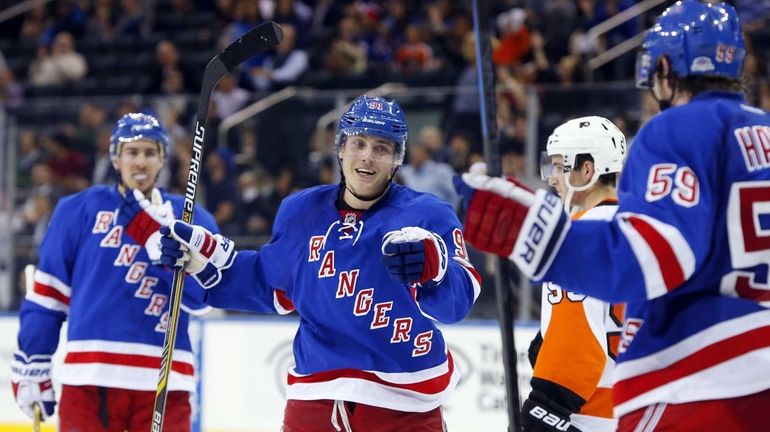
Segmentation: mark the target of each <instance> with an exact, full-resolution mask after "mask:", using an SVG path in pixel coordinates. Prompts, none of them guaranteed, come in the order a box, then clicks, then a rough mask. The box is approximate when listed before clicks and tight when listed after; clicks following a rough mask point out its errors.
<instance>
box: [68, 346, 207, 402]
mask: <svg viewBox="0 0 770 432" xmlns="http://www.w3.org/2000/svg"><path fill="white" fill-rule="evenodd" d="M66 351H67V354H66V356H65V357H64V364H63V365H62V368H61V372H60V373H59V379H60V381H61V383H62V384H68V385H94V386H100V387H115V388H124V389H129V390H155V389H156V387H157V385H156V384H157V379H158V370H159V369H160V359H161V352H162V349H161V347H159V346H154V345H147V344H141V343H125V342H111V341H103V340H78V341H69V342H67V343H66ZM193 359H194V357H193V354H192V353H191V352H190V351H185V350H181V349H178V348H177V349H174V359H173V362H172V364H171V376H170V378H169V383H168V389H169V390H170V391H174V390H183V391H189V392H194V391H195V367H194V360H193Z"/></svg>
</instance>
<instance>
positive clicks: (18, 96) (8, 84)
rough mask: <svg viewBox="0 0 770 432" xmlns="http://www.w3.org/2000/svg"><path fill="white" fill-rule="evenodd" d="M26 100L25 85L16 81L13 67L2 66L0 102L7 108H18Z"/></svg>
mask: <svg viewBox="0 0 770 432" xmlns="http://www.w3.org/2000/svg"><path fill="white" fill-rule="evenodd" d="M22 102H24V87H23V86H22V85H21V83H20V82H18V81H16V77H15V76H14V74H13V70H11V68H8V67H5V68H0V103H2V104H3V105H5V107H6V108H18V107H20V106H21V104H22Z"/></svg>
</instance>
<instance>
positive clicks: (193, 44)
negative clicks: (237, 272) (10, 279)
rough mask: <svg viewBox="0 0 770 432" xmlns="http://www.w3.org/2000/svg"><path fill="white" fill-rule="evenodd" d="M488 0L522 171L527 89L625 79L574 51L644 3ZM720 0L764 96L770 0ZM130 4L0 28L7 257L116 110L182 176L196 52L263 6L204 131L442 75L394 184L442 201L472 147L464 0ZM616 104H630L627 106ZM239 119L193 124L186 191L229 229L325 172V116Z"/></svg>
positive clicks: (210, 48) (501, 109) (31, 17)
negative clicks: (276, 34) (320, 126)
mask: <svg viewBox="0 0 770 432" xmlns="http://www.w3.org/2000/svg"><path fill="white" fill-rule="evenodd" d="M14 3H15V2H14V1H9V0H0V10H2V9H5V8H7V7H9V6H11V5H12V4H14ZM150 3H152V2H150ZM492 3H493V4H494V7H493V10H492V14H491V16H492V20H493V22H492V24H493V25H492V27H493V33H494V36H495V38H494V41H493V52H492V58H493V61H494V64H495V67H496V71H495V73H496V79H497V81H498V84H499V85H500V88H501V89H502V92H501V93H500V94H499V97H498V125H499V130H500V142H501V148H502V162H503V169H504V172H505V173H508V174H519V175H521V174H522V173H523V172H524V166H525V164H526V161H525V160H524V156H523V152H524V142H525V140H526V130H527V121H526V119H527V117H526V116H527V112H526V110H527V103H528V102H527V94H526V89H527V88H528V86H532V85H552V86H558V88H560V89H578V88H579V84H580V83H583V82H588V81H594V82H606V81H629V80H631V79H632V78H633V68H634V60H635V56H634V54H633V53H630V54H628V55H625V56H621V57H620V58H618V59H617V60H616V61H613V62H611V63H609V64H608V65H606V66H604V67H602V68H599V69H597V70H594V71H591V70H590V69H589V68H588V63H587V62H588V60H589V59H591V58H592V57H594V56H596V55H597V54H599V53H601V52H604V51H606V50H607V49H608V48H610V47H612V46H614V45H616V44H618V43H620V42H622V41H624V40H626V39H628V38H630V37H632V36H634V35H636V34H637V33H639V32H641V31H643V30H644V29H645V28H646V27H647V26H649V24H650V22H648V21H646V18H645V17H646V16H654V15H655V12H656V11H658V9H654V10H653V11H651V12H649V15H648V14H644V15H642V16H641V17H640V18H635V19H631V20H629V21H626V22H625V23H624V24H622V25H620V26H618V27H615V28H614V29H612V30H611V31H609V32H608V33H605V34H604V35H602V36H601V37H593V36H591V34H590V33H589V29H591V28H592V27H593V26H595V25H596V24H599V23H601V22H603V21H605V20H606V19H608V18H610V17H612V16H614V15H617V14H618V13H620V12H622V11H623V10H625V9H627V8H629V7H632V6H633V5H634V3H635V2H634V1H633V0H548V1H539V0H499V1H496V2H492ZM730 3H733V4H734V5H735V6H736V7H737V8H738V11H739V13H740V14H741V18H742V19H743V20H744V25H745V28H746V29H747V31H748V37H749V42H750V45H749V54H748V56H747V60H746V74H747V79H748V80H749V81H748V83H749V86H750V95H751V98H752V100H753V102H755V103H757V104H758V105H760V106H761V107H763V108H764V109H770V84H768V83H767V82H766V81H764V80H765V79H766V77H767V75H768V62H769V60H770V30H768V28H770V27H769V26H768V23H769V22H770V0H735V1H733V2H730ZM145 4H147V2H145V1H142V0H94V1H76V0H55V1H52V2H50V3H47V4H43V5H41V6H38V7H36V8H34V9H32V10H30V11H29V12H26V13H24V14H22V15H19V16H18V17H16V18H13V19H11V20H10V21H6V22H4V23H2V25H0V101H1V102H2V104H3V105H4V106H5V108H6V110H7V111H8V112H9V113H10V114H12V115H13V114H16V115H17V116H18V120H19V126H20V133H19V134H18V142H17V143H15V145H17V147H18V151H17V154H18V161H17V187H18V189H19V193H18V194H17V196H18V200H19V203H18V204H19V207H18V211H17V212H16V216H15V219H14V220H15V222H14V230H15V232H16V233H17V234H19V235H20V236H27V237H28V238H32V239H33V241H32V242H31V243H30V244H29V248H28V250H22V252H21V254H22V255H23V257H22V258H21V259H20V261H21V262H22V263H23V262H24V261H29V262H34V261H35V259H36V257H35V249H36V246H37V244H39V242H40V240H41V239H42V236H43V234H44V232H45V229H46V226H47V221H48V218H49V217H50V215H51V211H52V209H53V207H54V206H55V203H56V201H57V199H58V198H60V197H61V196H63V195H65V194H69V193H73V192H76V191H78V190H81V189H83V188H85V187H87V186H88V185H90V184H95V183H110V182H114V181H115V175H114V172H113V170H112V166H111V164H110V161H109V155H108V148H109V136H110V132H111V127H112V125H113V124H114V121H115V119H117V118H119V117H120V116H122V115H123V114H125V113H127V112H132V111H139V110H141V111H149V112H152V113H153V114H155V115H157V116H158V117H159V119H160V120H161V121H162V123H163V124H164V126H165V127H166V128H167V129H168V131H169V133H170V135H171V137H172V146H171V148H170V149H169V159H168V163H167V164H166V168H165V169H164V171H163V172H162V173H161V178H160V181H159V184H161V185H164V186H165V187H167V188H169V189H170V190H172V191H176V192H178V191H180V190H182V189H183V186H184V185H185V183H186V171H187V169H186V168H187V167H186V165H187V163H188V161H189V160H190V151H191V133H190V131H191V130H192V128H191V126H190V122H191V120H192V117H193V115H194V110H195V103H197V99H196V98H195V97H194V95H195V94H197V92H198V90H199V87H200V79H201V75H202V72H203V68H204V66H205V64H206V63H207V62H208V60H209V59H210V58H211V57H212V56H213V55H214V54H215V53H216V52H217V51H218V50H220V49H221V48H222V47H224V46H226V45H227V44H229V43H231V42H232V41H234V40H235V39H237V38H238V37H239V36H240V35H242V34H243V33H244V32H245V31H247V30H248V29H250V28H252V27H253V26H255V25H256V24H258V23H260V22H262V21H264V20H268V19H270V20H275V21H277V22H278V23H280V24H281V25H282V27H283V30H284V35H285V39H284V42H283V43H282V44H281V45H279V47H278V48H277V49H275V50H273V51H271V52H268V53H266V54H264V55H261V56H258V57H257V58H254V59H252V60H250V61H248V62H247V63H246V64H245V65H244V66H243V67H242V68H240V69H239V70H238V71H237V72H236V73H234V74H233V76H228V77H226V78H224V79H223V80H222V81H221V82H220V84H219V86H218V87H217V89H216V91H215V92H214V94H213V96H212V107H211V109H210V111H209V112H210V122H211V125H210V130H215V129H216V125H217V124H218V123H219V122H221V120H222V119H224V118H226V117H228V116H230V115H231V114H233V113H235V112H236V111H238V110H239V109H241V108H243V107H244V106H245V105H246V104H248V103H249V102H251V101H253V100H255V99H258V98H259V97H261V96H264V95H265V94H266V93H267V92H272V91H276V90H279V89H282V88H284V87H286V86H289V85H302V86H310V87H314V88H318V89H342V88H372V87H374V86H377V85H380V84H382V83H385V82H397V83H404V84H407V85H408V86H410V87H420V86H454V87H456V89H457V91H456V92H455V93H454V94H453V95H451V96H450V97H447V98H446V100H445V101H443V103H441V104H440V106H441V108H440V111H441V113H440V114H441V115H440V117H441V120H440V122H438V124H429V125H424V126H421V127H414V126H412V125H410V126H412V129H411V130H410V144H409V150H408V158H407V161H406V163H405V166H403V168H402V169H401V170H400V171H399V173H398V181H401V182H404V183H406V184H407V185H410V186H413V187H415V188H417V189H419V190H426V191H430V192H433V193H435V194H436V195H438V196H440V197H441V198H443V199H445V200H447V201H449V202H452V203H453V204H457V203H458V198H457V196H456V195H455V193H454V191H453V190H452V187H451V177H452V175H453V174H454V173H456V172H461V171H463V170H465V169H467V167H468V166H469V165H470V164H471V163H472V162H474V161H476V160H480V159H481V145H482V139H481V128H480V123H479V101H478V96H477V94H476V93H475V88H476V70H475V64H474V58H475V48H474V40H473V37H474V36H473V26H472V15H471V11H470V1H465V0H428V1H411V0H370V1H364V0H347V1H339V0H302V1H300V0H156V1H155V2H154V7H153V8H151V10H146V9H145V8H144V5H145ZM665 6H666V4H663V5H661V6H659V8H663V7H665ZM469 89H470V90H469ZM576 91H577V90H576ZM563 94H568V95H570V94H571V93H559V95H560V96H559V97H556V98H555V99H554V100H550V101H549V100H548V98H547V97H544V98H543V99H542V102H543V104H542V106H541V110H542V112H541V114H542V115H541V118H542V122H541V124H540V125H539V127H540V130H541V137H542V136H543V133H545V134H547V133H548V132H549V131H550V129H552V126H554V125H556V124H558V123H561V122H562V121H563V120H564V118H565V117H566V116H570V115H577V114H581V115H584V114H587V113H585V112H581V110H584V109H585V108H586V96H585V95H586V93H580V92H579V91H578V92H576V93H574V94H571V96H570V97H569V98H568V99H565V98H564V97H563ZM92 95H111V96H113V97H119V99H118V100H120V102H119V103H109V104H104V103H97V102H92V101H91V100H90V99H89V97H90V96H92ZM137 95H139V96H137ZM61 96H67V97H69V98H70V99H71V100H72V99H74V100H75V101H77V103H76V104H74V105H73V104H68V105H66V106H68V107H70V108H66V107H65V106H64V105H62V106H59V105H57V102H56V101H57V99H51V97H61ZM609 97H614V96H609ZM589 98H590V97H589ZM634 98H635V99H633V101H638V100H639V95H638V94H636V93H634ZM113 100H115V99H113ZM641 100H642V102H644V104H643V107H629V106H624V104H623V103H622V102H617V101H616V103H615V104H614V106H613V107H612V108H611V109H608V110H606V111H605V112H599V113H591V114H602V115H605V116H607V117H610V118H611V119H612V120H613V121H614V122H615V123H616V124H618V125H619V126H621V127H626V130H625V131H626V132H627V134H628V135H629V136H632V135H633V131H634V130H635V129H636V128H637V127H638V126H639V123H640V122H641V121H644V117H645V116H646V115H651V114H652V113H653V112H654V108H652V106H653V104H650V103H649V100H647V99H645V98H644V97H642V98H641ZM598 103H601V101H599V102H598ZM549 104H550V105H549ZM72 106H75V107H76V108H75V109H74V110H73V108H71V107H72ZM407 106H408V104H407ZM68 109H69V110H70V111H71V112H69V113H68V114H67V112H68V111H67V110H68ZM554 110H556V111H558V115H557V114H553V112H555V111H554ZM629 111H638V112H641V113H642V115H637V116H629V114H628V112H629ZM289 112H290V111H289ZM281 115H284V116H285V114H281ZM407 115H409V111H408V110H407ZM549 115H550V117H549ZM267 122H268V121H267V120H265V121H262V122H261V124H263V125H264V124H265V123H267ZM247 125H248V124H247ZM251 125H252V126H253V127H251V129H250V128H249V127H245V128H243V127H242V128H239V129H235V130H234V133H233V134H231V135H230V136H228V142H225V143H218V142H216V140H217V137H216V134H215V133H210V134H208V135H207V138H208V141H207V144H206V146H207V147H206V148H207V152H206V155H205V170H204V176H203V179H202V187H201V192H200V193H199V199H201V201H202V202H203V203H204V204H205V205H206V206H207V208H208V209H209V210H210V211H211V212H212V214H214V216H215V217H216V219H217V223H218V224H219V226H220V228H221V229H222V231H223V232H224V233H225V234H227V235H230V236H269V234H270V229H271V223H272V220H273V218H274V216H275V212H276V210H277V208H278V205H279V203H280V202H281V200H282V199H283V198H284V197H286V196H287V195H288V194H290V193H291V192H293V191H294V190H296V189H297V188H300V187H304V186H308V185H312V184H317V183H331V182H336V181H338V178H339V177H338V176H339V174H338V167H337V162H336V158H335V156H334V154H333V144H332V143H333V137H334V130H331V129H330V130H328V131H322V133H321V134H319V135H314V136H312V137H311V136H310V132H311V131H307V133H305V134H304V135H299V136H300V137H303V138H304V137H306V138H307V139H300V140H297V138H296V137H297V135H291V133H292V131H291V130H290V129H292V126H294V128H297V127H298V126H297V125H292V120H291V119H289V120H287V121H286V123H284V125H283V127H280V124H279V125H277V126H276V127H274V128H272V129H275V130H270V131H268V132H269V133H268V134H267V135H265V131H264V129H265V128H259V127H258V125H256V124H251ZM257 129H259V130H257ZM308 172H309V173H311V174H307V173H308Z"/></svg>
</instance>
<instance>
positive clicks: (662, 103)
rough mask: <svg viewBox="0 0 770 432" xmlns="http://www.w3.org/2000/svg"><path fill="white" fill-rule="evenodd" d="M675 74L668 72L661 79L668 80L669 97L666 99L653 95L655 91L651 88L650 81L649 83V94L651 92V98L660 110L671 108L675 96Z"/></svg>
mask: <svg viewBox="0 0 770 432" xmlns="http://www.w3.org/2000/svg"><path fill="white" fill-rule="evenodd" d="M675 76H676V75H674V74H672V73H670V72H669V74H668V75H667V76H665V77H663V78H661V79H662V80H666V81H668V83H669V85H670V86H671V97H669V98H668V99H658V97H657V96H655V91H654V90H653V87H654V86H653V85H652V83H651V84H650V87H649V88H650V94H652V98H653V99H655V102H657V103H658V107H659V108H660V110H661V111H665V110H667V109H669V108H671V105H673V103H674V98H675V97H676V91H677V80H676V79H674V77H675Z"/></svg>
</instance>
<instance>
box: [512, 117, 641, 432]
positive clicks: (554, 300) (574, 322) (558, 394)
mask: <svg viewBox="0 0 770 432" xmlns="http://www.w3.org/2000/svg"><path fill="white" fill-rule="evenodd" d="M546 153H547V154H544V155H543V158H542V160H541V175H542V177H543V180H546V181H548V184H549V185H550V186H551V187H553V188H554V189H555V190H556V191H557V193H558V194H559V197H560V198H561V200H562V202H564V206H565V208H566V210H567V212H568V214H570V216H571V217H572V219H584V220H588V219H598V220H608V219H610V218H612V216H613V215H614V214H615V211H616V210H617V203H618V200H617V193H616V190H615V184H616V182H617V176H618V174H619V173H620V171H621V169H622V167H623V159H624V157H625V155H626V140H625V137H624V136H623V133H622V132H620V130H619V129H618V128H617V127H616V126H615V125H614V124H612V122H610V121H609V120H607V119H605V118H602V117H582V118H578V119H574V120H570V121H568V122H566V123H564V124H563V125H561V126H559V127H557V128H556V130H554V132H553V134H551V136H550V137H549V138H548V145H547V151H546ZM622 326H623V305H611V304H609V303H605V302H603V301H601V300H597V299H594V298H591V297H587V296H585V295H583V294H577V293H574V292H569V291H566V290H563V289H562V288H561V287H560V286H558V285H556V284H553V283H550V282H544V283H543V297H542V309H541V324H540V332H541V334H542V342H541V340H540V337H541V336H540V334H539V335H538V338H536V339H535V341H533V345H532V347H531V352H532V356H531V360H534V363H533V367H534V374H533V378H532V393H530V395H529V398H528V399H527V400H526V401H525V402H524V406H523V408H522V411H523V413H522V420H523V423H524V430H525V431H527V432H529V431H551V430H553V431H566V430H579V431H592V432H603V431H614V430H615V429H616V427H617V421H616V420H614V419H613V418H612V417H613V416H612V392H611V390H612V378H611V372H612V368H613V367H614V366H615V356H616V354H617V348H618V341H619V338H620V333H621V330H622ZM538 343H541V345H540V347H539V351H538V348H537V346H538Z"/></svg>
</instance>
